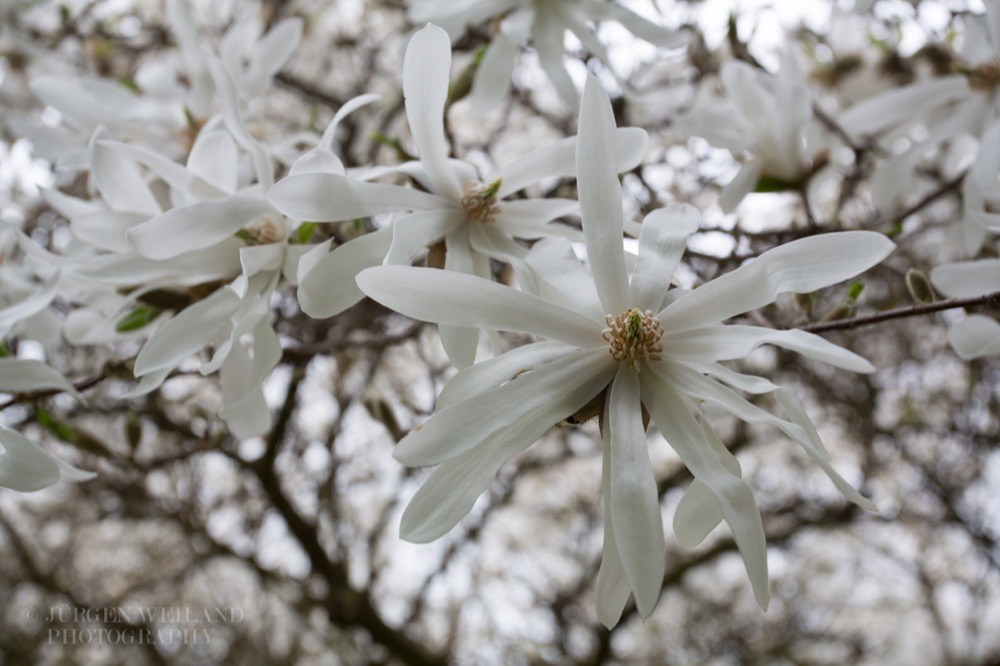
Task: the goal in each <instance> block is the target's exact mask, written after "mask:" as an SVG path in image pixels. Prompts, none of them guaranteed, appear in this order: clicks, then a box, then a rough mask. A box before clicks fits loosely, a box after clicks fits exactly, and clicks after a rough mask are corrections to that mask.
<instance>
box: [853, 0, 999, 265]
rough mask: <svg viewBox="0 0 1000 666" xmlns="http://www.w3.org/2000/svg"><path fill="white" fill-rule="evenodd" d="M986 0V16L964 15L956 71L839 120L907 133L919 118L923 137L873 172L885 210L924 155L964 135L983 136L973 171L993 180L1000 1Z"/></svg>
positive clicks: (874, 100)
mask: <svg viewBox="0 0 1000 666" xmlns="http://www.w3.org/2000/svg"><path fill="white" fill-rule="evenodd" d="M985 4H986V13H985V14H984V15H982V16H979V17H967V18H966V19H965V22H964V30H963V33H962V48H961V49H960V51H959V53H958V55H959V57H960V58H961V60H962V63H963V64H962V66H961V68H959V73H956V74H951V75H949V76H943V77H938V78H934V79H931V80H928V81H920V82H917V83H913V84H910V85H908V86H905V87H903V88H896V89H893V90H889V91H887V92H885V93H882V94H880V95H876V96H875V97H871V98H869V99H866V100H864V101H862V102H859V103H857V104H855V105H853V106H851V107H850V108H848V109H847V110H846V111H844V112H843V113H841V114H840V116H839V117H838V118H837V121H838V123H839V124H840V126H841V127H843V128H844V130H846V131H847V132H848V133H850V134H851V135H854V136H858V137H860V136H863V135H867V134H873V133H878V132H882V131H885V130H902V131H903V132H905V134H904V135H905V136H908V130H909V125H910V123H913V122H916V121H923V123H924V125H925V126H926V129H927V132H926V136H925V137H923V138H922V139H921V140H919V141H913V143H912V146H911V147H910V148H909V149H907V150H906V151H905V152H903V153H900V154H897V155H893V156H892V157H891V158H889V159H888V160H887V161H886V162H885V163H884V164H882V165H881V166H880V167H879V168H878V169H877V170H876V171H875V174H874V177H873V179H872V188H871V189H872V199H873V202H874V204H875V206H876V208H878V209H879V210H883V211H884V210H886V209H888V207H889V206H890V205H892V204H893V203H894V201H895V200H896V199H897V198H898V197H899V196H900V195H902V194H903V193H904V192H906V191H907V190H908V189H909V188H910V187H911V185H912V182H913V178H914V171H915V169H916V167H917V165H918V164H919V162H920V159H921V158H922V157H923V156H924V155H926V154H927V153H929V152H931V151H932V150H934V149H936V148H938V147H940V146H941V145H942V144H944V143H945V142H947V141H950V140H954V139H955V138H957V137H959V136H961V135H963V134H968V135H971V136H972V137H974V138H976V139H981V143H980V151H979V158H977V160H978V161H979V162H980V164H977V165H976V166H975V167H974V169H973V172H974V173H975V174H976V179H977V183H978V185H979V187H981V188H982V187H986V186H987V185H988V184H991V182H992V179H995V177H996V173H997V168H998V166H997V165H998V161H1000V158H998V157H996V156H997V155H998V154H1000V121H997V116H998V114H1000V96H998V94H997V93H998V90H1000V64H998V62H1000V60H998V59H1000V3H995V2H987V3H985ZM899 136H900V134H899V132H891V133H890V134H889V137H890V138H898V137H899ZM910 138H912V137H910ZM980 237H981V234H980ZM976 250H978V247H976Z"/></svg>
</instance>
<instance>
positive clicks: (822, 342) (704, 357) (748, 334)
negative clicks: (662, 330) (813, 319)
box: [660, 326, 875, 373]
mask: <svg viewBox="0 0 1000 666" xmlns="http://www.w3.org/2000/svg"><path fill="white" fill-rule="evenodd" d="M660 344H661V345H662V346H663V353H664V357H666V358H672V359H676V360H678V361H681V362H685V361H688V360H693V361H730V360H733V359H736V358H743V357H744V356H746V355H747V354H749V353H750V352H751V351H753V350H754V349H756V348H757V347H759V346H760V345H765V344H770V345H775V346H778V347H783V348H785V349H790V350H792V351H794V352H797V353H799V354H802V355H803V356H807V357H809V358H813V359H816V360H817V361H822V362H824V363H828V364H830V365H832V366H834V367H835V368H842V369H844V370H850V371H851V372H862V373H869V372H875V367H874V366H873V365H872V364H871V363H869V362H868V361H867V360H866V359H864V358H863V357H861V356H858V355H857V354H855V353H854V352H852V351H849V350H847V349H844V348H843V347H840V346H838V345H835V344H833V343H832V342H830V341H828V340H826V339H825V338H821V337H820V336H818V335H814V334H813V333H807V332H806V331H799V330H788V331H780V330H775V329H771V328H761V327H758V326H708V327H704V328H693V329H685V330H683V331H671V332H669V333H666V334H664V336H663V338H662V339H661V342H660Z"/></svg>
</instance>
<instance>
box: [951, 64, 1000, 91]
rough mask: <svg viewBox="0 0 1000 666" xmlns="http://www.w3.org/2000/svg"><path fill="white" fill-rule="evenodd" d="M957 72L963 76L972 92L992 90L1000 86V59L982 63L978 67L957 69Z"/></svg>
mask: <svg viewBox="0 0 1000 666" xmlns="http://www.w3.org/2000/svg"><path fill="white" fill-rule="evenodd" d="M958 71H959V73H961V74H965V77H966V78H967V79H968V80H969V87H970V88H972V89H973V90H992V89H993V88H995V87H996V86H997V84H1000V58H994V59H993V60H990V61H988V62H984V63H983V64H981V65H979V66H978V67H972V68H958Z"/></svg>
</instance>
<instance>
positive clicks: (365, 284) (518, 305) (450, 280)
mask: <svg viewBox="0 0 1000 666" xmlns="http://www.w3.org/2000/svg"><path fill="white" fill-rule="evenodd" d="M357 281H358V286H359V287H360V288H361V291H363V292H364V293H365V294H367V295H368V296H369V297H371V298H373V299H374V300H376V301H378V302H379V303H381V304H382V305H384V306H386V307H388V308H390V309H392V310H395V311H396V312H399V313H400V314H404V315H406V316H407V317H412V318H414V319H419V320H421V321H430V322H434V323H437V324H451V325H454V326H471V327H476V328H484V329H491V330H497V331H520V332H525V333H534V334H536V335H540V336H542V337H545V338H552V339H554V340H560V341H562V342H566V343H568V344H572V345H576V346H578V347H584V348H586V347H595V346H603V345H604V341H603V340H602V339H601V331H602V330H603V325H602V324H600V323H598V322H596V321H594V320H593V319H588V318H586V317H583V316H581V315H579V314H577V313H575V312H572V311H570V310H567V309H565V308H563V307H561V306H559V305H556V304H555V303H550V302H548V301H544V300H542V299H540V298H538V297H536V296H531V295H530V294H525V293H522V292H519V291H517V290H516V289H512V288H510V287H506V286H504V285H499V284H495V283H493V282H490V281H488V280H484V279H482V278H479V277H474V276H471V275H462V274H459V273H452V272H447V271H441V270H438V269H435V268H413V267H409V266H378V267H376V268H369V269H367V270H365V271H362V272H361V273H360V274H359V275H358V278H357Z"/></svg>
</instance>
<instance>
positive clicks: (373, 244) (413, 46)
mask: <svg viewBox="0 0 1000 666" xmlns="http://www.w3.org/2000/svg"><path fill="white" fill-rule="evenodd" d="M450 65H451V44H450V42H449V40H448V35H447V34H446V33H445V32H444V31H443V30H442V29H441V28H438V27H437V26H434V25H428V26H427V27H426V28H424V29H423V30H421V31H419V32H418V33H416V34H415V35H414V36H413V38H412V39H411V40H410V43H409V45H408V47H407V50H406V56H405V59H404V64H403V92H404V95H405V98H406V115H407V119H408V120H409V124H410V130H411V133H412V135H413V141H414V143H415V144H416V145H417V150H418V152H419V156H420V161H419V162H411V163H407V164H404V165H401V166H399V167H392V168H390V169H386V170H381V171H375V172H370V173H386V172H399V171H401V172H403V173H406V174H408V175H410V176H412V177H413V178H414V179H415V180H416V181H417V182H418V183H419V184H420V185H421V186H422V187H423V188H424V189H425V190H426V191H420V190H417V189H412V188H408V187H402V186H398V185H387V184H380V183H371V182H365V181H361V180H357V179H353V178H349V177H347V176H344V175H343V174H342V173H336V172H331V171H330V170H326V171H325V172H321V171H319V170H315V169H309V170H308V171H311V172H306V171H307V170H306V169H301V168H295V169H293V170H292V173H291V174H290V175H289V176H288V177H286V178H284V179H283V180H281V181H280V182H278V183H277V184H276V185H275V186H274V187H273V188H272V189H271V191H270V192H268V195H267V200H268V201H269V202H270V203H271V204H272V205H273V206H274V207H275V208H276V209H278V210H279V211H281V212H283V213H285V214H286V215H288V216H289V217H291V218H293V219H298V220H311V221H331V222H332V221H340V220H350V219H352V218H359V217H368V216H372V215H378V214H380V213H397V214H401V216H400V217H398V218H397V219H395V220H394V221H393V223H392V225H391V226H390V227H386V228H384V229H380V230H378V231H375V232H374V233H370V234H366V235H364V236H361V237H360V238H357V239H354V240H352V241H350V242H348V243H345V244H343V245H341V246H339V247H337V248H335V249H333V247H332V243H333V240H330V241H327V242H325V243H322V244H320V245H319V246H317V247H316V248H315V249H314V250H312V251H311V252H310V253H309V254H307V255H305V256H304V257H303V258H302V262H301V263H300V264H299V274H298V282H299V290H298V297H299V304H300V305H301V307H302V310H303V312H305V313H306V314H308V315H309V316H311V317H320V318H321V317H332V316H333V315H336V314H338V313H340V312H342V311H343V310H344V309H346V308H348V307H350V306H351V305H354V304H355V303H357V302H358V301H359V300H360V299H361V298H362V293H361V292H360V291H359V290H358V289H357V287H356V286H355V284H354V277H355V275H357V273H358V272H359V271H360V270H362V269H364V268H368V267H369V266H377V265H379V264H381V263H383V262H385V263H387V264H405V263H407V262H409V261H410V259H411V258H412V257H413V256H414V255H415V254H417V253H418V252H419V251H420V250H421V249H423V248H425V247H428V246H431V245H434V244H435V243H437V242H438V241H442V240H443V242H444V244H445V246H446V255H445V261H444V268H446V269H448V270H453V271H459V272H462V273H468V274H472V275H479V276H481V277H488V276H489V275H490V267H489V259H490V258H494V259H498V260H500V261H504V262H507V263H510V264H511V265H512V266H513V267H514V270H515V271H516V272H517V275H518V278H519V280H520V281H521V283H522V285H523V286H524V287H525V288H526V289H528V290H532V289H533V283H534V280H533V277H532V275H531V270H530V269H529V268H528V267H527V266H526V264H525V263H524V255H525V254H526V252H527V250H526V249H525V248H524V247H522V246H521V245H519V244H517V243H516V242H515V241H514V240H513V239H514V238H522V239H537V238H541V237H544V236H551V235H566V236H568V237H571V238H578V237H579V234H578V233H577V232H575V231H574V230H572V229H569V228H567V227H561V226H557V225H552V224H549V222H550V221H552V220H554V219H556V218H558V217H561V216H564V215H568V214H574V213H576V211H577V210H578V204H577V202H575V201H572V200H568V199H528V198H525V199H517V200H506V198H507V197H508V196H510V195H512V194H514V193H516V192H518V191H520V190H522V189H524V188H525V187H527V186H529V185H531V184H533V183H536V182H538V181H540V180H543V179H545V178H552V177H566V176H570V175H572V174H573V172H574V155H575V151H576V138H575V137H572V138H568V139H563V140H561V141H557V142H556V143H554V144H552V145H549V146H546V147H543V148H541V149H539V150H536V151H534V152H532V153H529V154H528V155H525V156H524V157H522V158H520V159H518V160H516V161H514V162H513V163H511V164H509V165H507V166H506V167H504V168H502V169H500V170H499V171H497V172H496V173H495V174H493V175H492V176H490V177H489V178H485V179H482V180H481V179H480V178H479V177H478V174H477V172H476V169H475V167H473V166H472V165H471V164H468V163H466V162H462V161H459V160H452V159H449V158H448V145H447V142H446V140H445V134H444V110H445V103H446V101H447V96H448V74H449V69H450ZM618 133H619V140H620V142H621V144H622V150H621V151H620V154H619V158H618V161H617V162H615V165H617V167H616V169H617V171H618V172H621V171H625V170H628V169H632V168H634V167H635V166H636V165H638V164H639V162H640V161H641V159H642V155H643V151H644V149H645V144H646V133H645V132H644V131H643V130H641V129H637V128H623V129H621V130H618ZM331 250H332V251H331ZM441 333H442V342H443V343H444V345H445V349H446V350H447V351H448V354H449V356H450V357H451V359H452V361H453V362H455V364H456V365H459V366H461V367H464V366H466V365H469V364H470V363H472V361H473V359H474V358H475V353H476V343H477V340H478V331H477V330H475V329H467V328H458V329H456V328H452V327H448V326H445V327H443V328H442V330H441Z"/></svg>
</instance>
